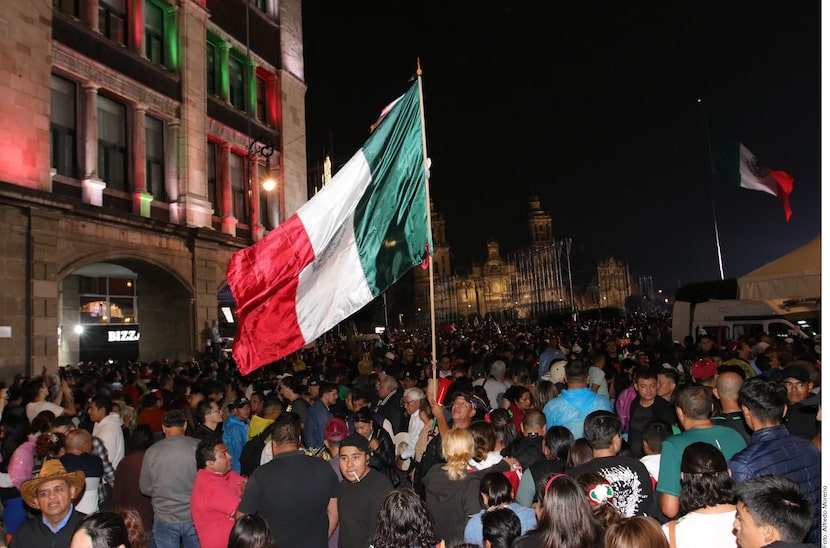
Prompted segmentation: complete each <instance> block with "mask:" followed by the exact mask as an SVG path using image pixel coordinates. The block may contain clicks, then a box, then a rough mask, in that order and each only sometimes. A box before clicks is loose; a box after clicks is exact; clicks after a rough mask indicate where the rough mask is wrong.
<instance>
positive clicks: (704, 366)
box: [692, 358, 718, 379]
mask: <svg viewBox="0 0 830 548" xmlns="http://www.w3.org/2000/svg"><path fill="white" fill-rule="evenodd" d="M717 373H718V366H717V365H715V362H713V361H712V360H710V359H709V358H701V359H699V360H697V361H696V362H695V363H693V364H692V378H693V379H710V378H712V377H714V376H715V375H717Z"/></svg>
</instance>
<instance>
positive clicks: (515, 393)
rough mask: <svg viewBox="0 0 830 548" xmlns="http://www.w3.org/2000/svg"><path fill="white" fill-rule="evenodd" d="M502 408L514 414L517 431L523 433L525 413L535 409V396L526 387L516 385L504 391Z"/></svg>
mask: <svg viewBox="0 0 830 548" xmlns="http://www.w3.org/2000/svg"><path fill="white" fill-rule="evenodd" d="M502 407H503V408H505V409H508V410H509V411H510V412H511V413H512V414H513V424H514V425H515V426H516V430H517V431H521V429H522V419H523V418H524V415H525V411H527V410H528V409H530V408H532V407H533V394H531V392H530V389H529V388H527V387H526V386H522V385H519V384H514V385H513V386H511V387H510V388H508V389H507V390H505V391H504V396H502Z"/></svg>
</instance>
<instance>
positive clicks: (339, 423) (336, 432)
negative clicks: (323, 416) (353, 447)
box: [323, 417, 349, 441]
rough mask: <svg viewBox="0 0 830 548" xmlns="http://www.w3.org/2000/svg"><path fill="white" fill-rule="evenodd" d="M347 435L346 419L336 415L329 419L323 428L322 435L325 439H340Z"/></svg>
mask: <svg viewBox="0 0 830 548" xmlns="http://www.w3.org/2000/svg"><path fill="white" fill-rule="evenodd" d="M348 435H349V428H348V427H347V426H346V421H344V420H343V419H341V418H338V417H334V418H332V419H329V421H328V422H327V423H326V427H325V428H324V429H323V437H324V438H325V439H326V441H340V440H342V439H344V438H345V437H346V436H348Z"/></svg>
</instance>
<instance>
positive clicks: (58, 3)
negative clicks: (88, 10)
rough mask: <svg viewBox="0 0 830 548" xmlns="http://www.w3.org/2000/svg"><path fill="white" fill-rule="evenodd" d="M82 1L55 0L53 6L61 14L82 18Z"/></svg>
mask: <svg viewBox="0 0 830 548" xmlns="http://www.w3.org/2000/svg"><path fill="white" fill-rule="evenodd" d="M79 4H80V0H54V1H53V2H52V6H53V7H54V8H55V9H56V10H58V11H59V12H61V13H65V14H66V15H71V16H73V17H80V16H81V10H80V6H79Z"/></svg>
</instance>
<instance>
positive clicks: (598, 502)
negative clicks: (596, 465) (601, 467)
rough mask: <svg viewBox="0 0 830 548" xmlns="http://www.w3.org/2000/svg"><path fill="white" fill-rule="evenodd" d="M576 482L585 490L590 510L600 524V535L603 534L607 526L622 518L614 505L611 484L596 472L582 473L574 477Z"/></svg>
mask: <svg viewBox="0 0 830 548" xmlns="http://www.w3.org/2000/svg"><path fill="white" fill-rule="evenodd" d="M576 482H577V483H578V484H579V486H580V487H582V490H583V491H585V496H586V497H588V502H590V503H591V511H592V512H593V514H594V517H595V518H597V523H599V526H600V536H603V535H605V531H606V530H608V527H610V526H611V524H613V523H616V522H617V521H619V520H620V519H621V518H622V516H621V515H620V511H619V510H617V507H616V506H614V492H613V490H612V488H611V484H610V483H608V480H606V479H605V478H604V477H602V476H601V475H600V474H597V473H596V472H587V473H585V474H582V475H580V476H579V477H578V478H576Z"/></svg>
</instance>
